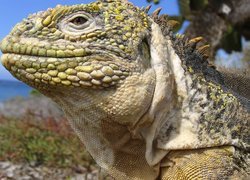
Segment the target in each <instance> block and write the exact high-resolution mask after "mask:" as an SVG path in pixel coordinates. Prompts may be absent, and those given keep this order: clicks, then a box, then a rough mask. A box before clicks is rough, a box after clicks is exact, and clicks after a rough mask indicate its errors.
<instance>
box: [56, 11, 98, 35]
mask: <svg viewBox="0 0 250 180" xmlns="http://www.w3.org/2000/svg"><path fill="white" fill-rule="evenodd" d="M58 27H59V29H60V30H61V31H62V32H63V33H65V34H68V35H72V36H80V35H82V34H84V33H90V32H92V31H94V30H96V29H100V28H101V27H100V26H98V25H97V22H96V19H95V18H94V17H93V16H92V15H91V14H89V13H86V12H85V11H78V12H75V13H72V14H70V15H67V16H65V17H64V18H62V19H60V21H59V22H58Z"/></svg>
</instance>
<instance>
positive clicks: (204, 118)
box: [1, 0, 250, 180]
mask: <svg viewBox="0 0 250 180" xmlns="http://www.w3.org/2000/svg"><path fill="white" fill-rule="evenodd" d="M148 10H149V7H147V8H138V7H136V6H134V5H133V4H131V3H129V2H127V1H125V0H98V1H96V2H93V3H90V4H80V5H73V6H61V5H59V6H57V7H55V8H54V9H48V10H47V11H44V12H39V13H37V14H33V15H30V16H29V17H28V18H27V19H24V20H23V21H22V22H20V23H19V24H17V25H16V26H15V27H14V28H13V30H12V31H11V33H10V34H9V35H8V36H7V37H5V38H4V39H3V40H2V42H1V50H2V52H3V55H2V57H1V59H2V63H3V65H4V66H5V67H6V68H7V69H8V70H9V71H10V72H11V73H12V74H13V75H14V76H15V77H16V78H18V79H20V80H21V81H23V82H25V83H27V84H28V85H30V86H32V87H34V88H36V89H38V90H39V91H40V92H41V93H43V94H45V95H46V96H48V97H50V98H52V99H53V100H54V101H55V102H56V103H58V104H59V105H60V106H61V107H62V109H63V110H64V112H65V114H66V116H67V118H68V120H69V122H70V123H71V125H72V127H73V129H74V130H75V131H76V133H77V134H78V136H79V137H80V139H81V140H82V141H83V142H84V144H85V146H86V148H87V150H88V151H89V152H90V154H91V155H92V156H93V158H94V159H95V160H96V162H97V163H98V164H99V165H100V166H101V167H102V168H103V169H104V170H105V171H106V172H108V173H109V174H110V175H111V176H113V177H114V178H115V179H143V180H153V179H244V178H247V177H248V176H249V173H250V170H249V163H250V162H249V132H250V131H249V120H250V113H249V107H250V106H249V98H247V97H244V96H242V95H241V94H240V93H237V92H234V91H233V90H232V89H231V88H230V86H228V85H227V84H226V83H225V81H224V76H223V75H222V74H221V73H219V72H218V71H217V70H216V69H215V68H214V67H213V66H211V65H210V64H209V63H208V61H207V57H206V55H205V54H204V52H205V49H206V48H207V47H208V46H202V47H199V48H196V44H197V43H198V42H199V41H200V40H201V38H200V37H197V38H194V39H191V40H188V39H187V38H185V36H183V35H175V34H174V33H173V32H172V31H171V27H172V25H173V24H174V23H173V22H172V21H170V20H168V19H167V16H166V15H159V13H160V9H157V10H156V11H154V12H153V14H152V15H148ZM247 91H249V89H248V90H247Z"/></svg>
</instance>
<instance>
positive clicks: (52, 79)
mask: <svg viewBox="0 0 250 180" xmlns="http://www.w3.org/2000/svg"><path fill="white" fill-rule="evenodd" d="M1 59H2V63H3V65H4V66H5V67H6V69H8V70H9V71H10V72H11V73H12V74H13V75H14V76H15V77H16V78H18V79H20V80H22V81H24V82H26V83H27V84H29V85H31V86H33V87H35V88H38V89H39V90H46V89H49V88H56V87H59V88H60V87H83V88H91V89H103V88H110V87H114V86H115V85H117V84H118V83H121V81H123V80H124V79H125V78H126V77H128V76H129V75H130V74H131V73H132V72H131V71H130V70H129V69H128V68H127V69H126V68H123V69H122V70H120V67H121V66H122V64H124V62H122V61H121V60H119V59H118V58H116V57H115V56H111V55H102V56H101V55H98V54H97V55H90V56H85V57H74V58H52V57H38V56H30V55H21V54H13V53H7V54H3V55H2V57H1Z"/></svg>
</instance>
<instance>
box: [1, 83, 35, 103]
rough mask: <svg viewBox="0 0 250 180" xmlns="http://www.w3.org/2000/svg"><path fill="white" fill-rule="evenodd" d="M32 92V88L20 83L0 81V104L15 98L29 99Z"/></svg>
mask: <svg viewBox="0 0 250 180" xmlns="http://www.w3.org/2000/svg"><path fill="white" fill-rule="evenodd" d="M31 90H32V88H31V87H29V86H27V85H26V84H24V83H22V82H20V81H5V80H0V102H4V101H6V100H9V99H11V98H14V97H28V96H29V94H30V91H31Z"/></svg>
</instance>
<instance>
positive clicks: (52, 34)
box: [1, 0, 154, 114]
mask: <svg viewBox="0 0 250 180" xmlns="http://www.w3.org/2000/svg"><path fill="white" fill-rule="evenodd" d="M150 26H151V22H150V19H149V17H148V15H147V14H146V13H145V12H144V11H142V10H140V9H139V8H138V7H135V6H133V5H132V4H129V3H126V2H123V1H120V0H115V1H114V0H106V1H104V0H100V1H97V2H94V3H91V4H82V5H74V6H57V7H55V8H54V9H48V10H47V11H44V12H39V13H37V14H33V15H30V16H29V17H28V18H27V19H25V20H23V21H22V22H21V23H19V24H17V25H16V26H15V27H14V28H13V30H12V31H11V33H10V34H9V35H8V36H7V37H6V38H5V39H4V40H3V41H2V42H1V50H2V52H3V56H2V63H3V65H4V66H5V67H6V68H7V69H8V70H9V71H10V72H11V73H12V74H13V75H14V76H15V77H17V78H18V79H20V80H21V81H24V82H25V83H27V84H29V85H31V86H33V87H35V88H37V89H38V90H40V91H41V92H42V93H44V94H46V95H48V96H54V95H56V96H57V95H58V94H61V93H62V92H65V94H64V95H63V96H68V95H69V94H73V93H78V91H89V92H90V91H92V92H95V93H98V92H103V93H104V94H105V95H104V96H106V93H108V92H110V93H111V94H112V92H114V91H115V89H117V88H119V87H121V86H125V84H126V86H129V87H128V88H132V89H134V90H135V91H138V94H141V97H143V94H145V93H149V94H151V93H152V91H153V89H154V86H153V85H152V83H153V78H154V77H153V75H152V74H151V75H149V74H148V73H149V72H148V71H147V70H148V69H149V68H150V52H149V51H150V50H149V43H148V42H149V41H150V36H149V33H150V31H151V30H150ZM144 74H145V77H146V76H148V77H151V78H143V76H144ZM146 74H147V75H146ZM144 81H147V82H144ZM134 84H138V86H141V84H144V85H143V86H145V89H144V90H139V89H138V88H136V86H134ZM128 92H129V90H127V91H125V92H120V93H121V94H119V96H122V94H124V96H126V97H128V99H130V101H131V102H132V99H134V101H133V102H132V103H131V104H129V106H128V107H131V109H128V107H126V109H121V110H122V111H123V113H126V111H127V113H128V112H129V111H130V110H132V107H133V108H134V107H135V104H137V102H139V101H138V99H136V98H135V97H134V96H132V93H128ZM126 93H127V94H126ZM125 94H126V95H125ZM130 94H131V95H130ZM70 96H72V95H70ZM99 98H100V99H101V97H100V96H99ZM117 98H118V97H117ZM119 99H121V97H120V98H119ZM146 99H147V101H149V100H150V97H148V98H146ZM102 101H103V102H105V101H104V99H103V100H102ZM110 101H111V100H110ZM112 101H113V103H114V104H112V105H110V106H112V107H110V108H113V106H114V105H117V104H118V100H115V99H113V100H112ZM143 101H144V100H143ZM145 101H146V100H145ZM123 104H124V103H123ZM117 106H118V105H117ZM140 106H143V107H145V108H146V107H148V106H149V103H142V104H141V103H140ZM124 108H125V107H124ZM116 109H117V108H116ZM142 109H143V108H142ZM133 110H135V109H133ZM110 111H111V110H110ZM138 112H139V110H138ZM113 113H115V112H113ZM139 114H142V112H140V113H139Z"/></svg>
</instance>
